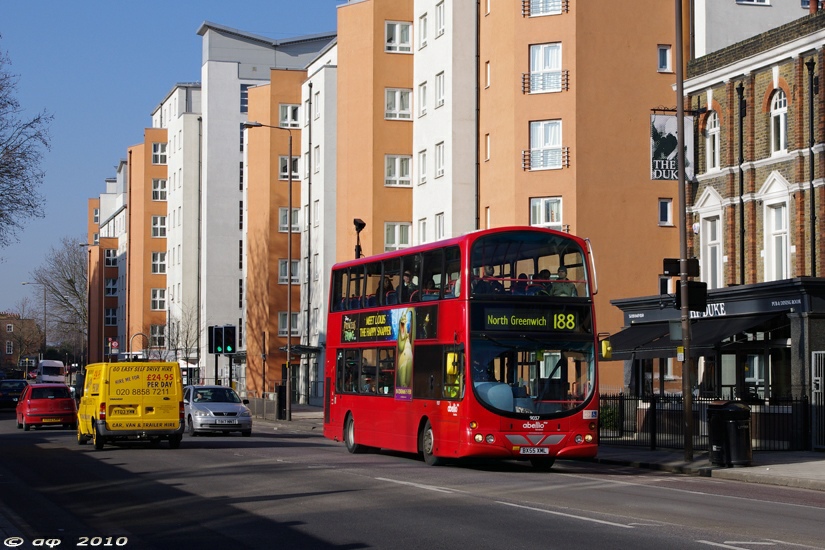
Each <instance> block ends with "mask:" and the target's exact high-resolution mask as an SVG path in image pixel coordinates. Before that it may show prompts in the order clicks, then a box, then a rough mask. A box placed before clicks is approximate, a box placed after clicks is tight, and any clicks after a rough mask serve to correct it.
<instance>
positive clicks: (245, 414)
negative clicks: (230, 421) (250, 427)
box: [238, 409, 252, 417]
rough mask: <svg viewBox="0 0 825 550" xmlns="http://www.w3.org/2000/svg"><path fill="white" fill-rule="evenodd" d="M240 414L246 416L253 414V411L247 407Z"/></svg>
mask: <svg viewBox="0 0 825 550" xmlns="http://www.w3.org/2000/svg"><path fill="white" fill-rule="evenodd" d="M238 416H244V417H246V416H252V411H250V410H249V409H245V410H243V411H241V414H239V415H238Z"/></svg>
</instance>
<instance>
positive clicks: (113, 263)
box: [103, 248, 117, 267]
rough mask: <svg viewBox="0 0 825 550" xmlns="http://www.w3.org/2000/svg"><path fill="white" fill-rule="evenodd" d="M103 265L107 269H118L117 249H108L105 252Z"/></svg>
mask: <svg viewBox="0 0 825 550" xmlns="http://www.w3.org/2000/svg"><path fill="white" fill-rule="evenodd" d="M103 257H104V260H103V265H104V266H105V267H117V249H114V248H107V249H106V250H104V251H103Z"/></svg>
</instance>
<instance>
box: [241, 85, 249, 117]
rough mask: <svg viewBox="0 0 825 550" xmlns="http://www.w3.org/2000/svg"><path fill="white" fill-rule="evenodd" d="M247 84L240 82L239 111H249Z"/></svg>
mask: <svg viewBox="0 0 825 550" xmlns="http://www.w3.org/2000/svg"><path fill="white" fill-rule="evenodd" d="M249 86H250V85H249V84H241V112H242V113H248V112H249Z"/></svg>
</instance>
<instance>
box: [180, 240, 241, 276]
mask: <svg viewBox="0 0 825 550" xmlns="http://www.w3.org/2000/svg"><path fill="white" fill-rule="evenodd" d="M178 258H180V255H178ZM238 269H243V239H238Z"/></svg>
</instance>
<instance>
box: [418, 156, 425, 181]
mask: <svg viewBox="0 0 825 550" xmlns="http://www.w3.org/2000/svg"><path fill="white" fill-rule="evenodd" d="M424 183H427V150H426V149H424V150H423V151H419V152H418V185H421V184H424Z"/></svg>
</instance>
